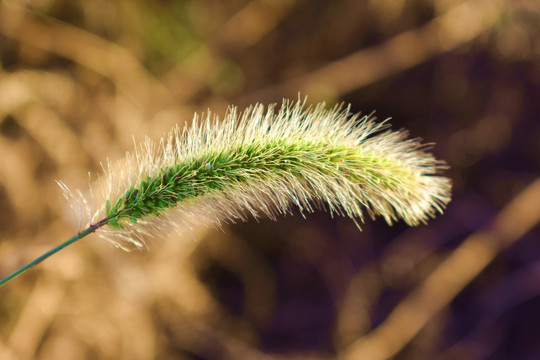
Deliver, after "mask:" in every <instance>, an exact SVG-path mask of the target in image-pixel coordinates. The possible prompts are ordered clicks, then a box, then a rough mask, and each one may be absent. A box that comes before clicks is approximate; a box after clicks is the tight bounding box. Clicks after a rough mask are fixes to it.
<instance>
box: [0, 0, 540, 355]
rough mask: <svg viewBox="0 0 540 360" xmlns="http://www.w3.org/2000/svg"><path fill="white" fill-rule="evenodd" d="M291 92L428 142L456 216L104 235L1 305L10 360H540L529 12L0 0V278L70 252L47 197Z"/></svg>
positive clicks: (438, 4) (525, 3) (537, 151)
mask: <svg viewBox="0 0 540 360" xmlns="http://www.w3.org/2000/svg"><path fill="white" fill-rule="evenodd" d="M299 93H300V94H301V96H302V97H303V96H308V102H310V103H315V102H319V101H326V103H327V104H328V105H329V106H330V105H332V104H334V103H337V102H345V103H350V104H351V110H352V111H353V112H363V113H371V112H373V111H376V115H377V116H378V118H379V119H386V118H389V117H391V118H392V125H393V128H394V129H400V128H406V129H408V130H409V131H410V133H411V136H412V137H421V138H423V139H424V141H426V142H430V143H436V145H435V146H434V147H433V152H434V153H435V154H436V156H437V158H440V159H444V160H446V161H447V162H448V163H449V165H450V169H449V170H448V171H447V173H446V174H447V175H448V176H449V177H451V178H452V181H453V183H454V188H453V201H452V202H451V203H450V205H449V207H448V209H447V211H446V212H445V214H444V215H442V216H439V217H437V218H436V219H434V220H432V221H430V223H429V224H428V225H427V226H419V227H415V228H408V227H406V226H405V225H404V224H402V223H398V224H397V225H394V226H393V227H389V226H387V225H386V224H385V223H384V222H383V221H381V220H376V221H367V222H366V223H365V224H364V225H363V227H362V230H363V231H361V232H360V231H358V229H357V228H356V227H355V225H354V224H353V222H352V221H351V220H349V219H344V218H334V219H332V218H330V216H329V215H328V214H326V213H324V212H317V213H314V214H311V215H308V216H307V218H306V219H304V218H302V216H301V215H300V214H298V213H295V215H294V216H287V217H283V218H282V219H280V220H279V221H277V222H272V221H268V220H264V219H262V220H259V221H249V222H247V223H240V224H235V225H231V226H226V227H224V228H223V229H222V230H212V229H197V230H196V231H195V232H194V235H193V238H179V237H178V236H174V235H171V237H170V239H164V240H162V239H156V240H155V241H154V242H152V243H150V244H149V249H148V251H141V252H138V251H136V252H131V253H126V252H123V251H121V250H119V249H116V248H114V247H113V246H111V245H110V244H109V243H107V242H105V241H103V240H100V239H99V238H98V237H96V236H95V235H92V236H89V237H88V238H85V239H84V240H83V241H81V242H79V243H77V244H75V245H73V246H70V247H68V248H67V249H65V250H63V251H61V252H60V253H58V254H56V255H55V256H54V257H52V258H50V259H48V260H47V261H45V262H44V263H42V264H40V265H39V266H37V267H36V268H35V269H33V270H31V271H29V272H28V273H26V274H24V275H23V276H21V277H20V278H17V279H16V280H13V281H12V282H10V283H8V284H7V285H5V286H3V287H1V288H0V358H1V359H6V360H10V359H72V360H77V359H130V360H131V359H134V360H136V359H186V360H187V359H314V360H318V359H337V358H339V359H347V360H351V359H387V358H395V359H538V358H540V325H538V324H540V244H539V241H540V228H539V227H538V226H537V225H536V224H537V222H538V216H539V215H538V214H539V213H540V210H539V209H538V205H539V204H540V200H539V199H540V197H539V196H538V187H536V188H531V186H530V184H532V183H533V182H534V181H535V179H536V178H538V177H539V175H540V2H539V1H537V0H520V1H517V0H435V1H428V0H408V1H405V0H338V1H322V0H310V1H305V0H304V1H302V0H296V1H295V0H252V1H248V0H232V1H218V0H181V1H171V0H160V1H143V0H117V1H110V0H93V1H82V0H26V1H6V0H4V1H2V2H0V213H1V216H0V276H5V275H7V274H8V273H10V272H12V271H14V270H15V269H17V268H18V267H20V266H22V265H23V264H25V263H27V262H28V261H30V260H32V259H34V258H35V257H37V256H38V255H40V254H42V253H43V252H45V251H47V250H49V249H50V248H52V247H54V246H55V245H57V244H59V243H61V242H62V241H64V240H66V239H68V238H69V237H71V236H73V235H74V234H75V233H76V231H77V225H76V224H75V222H74V217H73V214H72V213H71V211H70V209H69V206H67V202H66V201H65V199H64V198H63V196H62V191H61V189H60V188H59V187H58V185H57V184H56V183H55V180H62V181H63V182H65V183H66V184H67V185H68V186H69V187H70V188H74V189H76V188H79V189H82V190H85V189H87V188H88V179H89V175H88V174H89V172H90V173H91V174H93V176H94V178H95V174H97V173H99V172H100V163H101V162H105V161H106V159H107V158H110V159H113V160H114V159H119V158H121V157H122V156H123V155H124V153H125V152H126V151H131V150H132V149H133V139H135V141H137V142H138V141H140V140H142V139H143V138H144V136H146V135H148V136H149V137H151V138H153V139H159V138H160V137H161V136H162V135H163V134H164V133H165V132H166V131H167V130H169V129H170V128H171V127H172V126H174V125H175V124H180V125H181V126H182V125H183V124H184V123H189V122H190V121H191V119H192V117H193V113H194V112H203V111H207V110H208V109H211V110H212V112H214V113H216V114H218V115H221V116H222V115H223V114H224V113H225V112H226V109H227V106H229V105H238V106H240V107H242V108H243V107H245V106H247V105H249V104H251V103H255V102H261V103H264V104H268V103H273V102H277V103H280V102H281V99H282V98H291V99H297V98H298V94H299ZM522 191H528V192H527V193H526V195H525V196H522V197H518V195H519V194H520V193H521V192H522ZM509 204H510V205H509Z"/></svg>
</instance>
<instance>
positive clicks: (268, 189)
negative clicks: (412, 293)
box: [77, 101, 451, 248]
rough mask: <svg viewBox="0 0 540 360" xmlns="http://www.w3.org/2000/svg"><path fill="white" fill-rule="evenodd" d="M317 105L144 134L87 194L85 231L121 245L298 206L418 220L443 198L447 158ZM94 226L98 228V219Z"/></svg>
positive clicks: (383, 126) (251, 111)
mask: <svg viewBox="0 0 540 360" xmlns="http://www.w3.org/2000/svg"><path fill="white" fill-rule="evenodd" d="M387 128H388V125H387V123H385V122H382V123H376V122H374V120H373V119H370V118H369V117H363V118H360V117H359V116H358V115H354V114H351V113H350V111H349V109H348V108H347V109H344V108H343V107H342V106H336V107H334V108H332V109H325V107H324V104H319V105H317V106H316V107H309V108H306V107H305V105H304V104H303V103H302V102H296V103H290V102H288V101H284V103H283V105H282V107H281V108H280V109H279V110H276V108H275V106H269V107H268V109H266V110H265V109H264V107H263V106H262V105H255V106H253V107H250V108H248V109H247V110H245V111H244V112H241V113H238V112H237V109H236V108H234V107H232V108H230V109H229V111H228V113H227V115H226V116H225V118H224V119H223V121H221V122H220V121H219V119H217V118H216V117H213V116H211V115H207V116H206V117H205V118H204V119H202V120H201V119H199V118H198V117H197V116H196V117H195V119H194V121H193V124H192V125H191V127H189V128H186V129H179V128H178V127H177V128H175V129H173V130H172V131H171V132H170V133H169V134H168V135H167V136H166V137H165V138H164V139H162V140H161V141H160V142H159V144H157V143H154V142H152V141H151V140H149V139H146V141H145V142H144V143H143V144H141V145H140V146H139V147H138V148H136V150H135V153H133V154H129V153H128V154H127V156H126V159H124V160H123V161H121V162H119V163H118V164H111V163H109V164H108V166H107V167H106V168H105V170H104V176H103V177H102V180H103V181H102V183H104V185H105V186H102V187H101V188H100V189H97V188H95V187H96V185H94V186H93V187H94V188H93V189H92V190H91V195H90V196H89V198H88V199H87V200H84V199H83V198H82V197H80V196H77V197H78V198H79V201H80V202H79V205H81V204H82V205H84V206H88V209H89V212H90V214H89V215H90V216H89V219H88V221H89V223H88V224H89V226H94V225H95V230H96V233H97V234H99V235H100V236H102V237H105V238H107V239H109V240H112V241H114V242H115V243H116V244H117V245H119V246H121V247H123V248H129V246H127V245H129V244H132V245H135V246H136V247H141V246H144V244H145V240H147V239H149V238H154V237H159V236H161V235H160V234H161V233H163V232H164V231H168V230H169V229H171V228H176V229H178V230H185V229H189V228H190V227H192V226H195V225H199V224H203V225H219V224H220V223H222V222H234V221H237V220H246V219H247V218H248V217H249V215H252V216H254V217H259V216H268V217H270V218H272V219H275V218H276V217H277V216H278V215H280V214H283V213H287V212H289V211H290V209H291V206H296V207H297V208H299V209H300V211H306V212H312V211H313V210H314V208H325V209H327V210H328V211H329V212H330V213H332V214H339V215H342V216H347V217H350V218H352V219H354V220H355V221H358V220H359V221H360V222H362V221H363V220H364V213H367V214H368V215H369V216H370V217H374V216H375V215H380V216H382V217H383V218H384V219H385V220H386V221H387V222H388V223H389V224H392V222H394V221H396V220H398V219H402V220H403V221H405V222H406V223H407V224H409V225H417V224H419V223H425V222H426V221H427V220H428V219H429V218H430V217H433V216H435V214H436V213H437V212H442V211H443V209H444V207H445V206H446V204H447V203H448V202H449V201H450V190H451V184H450V180H449V179H448V178H445V177H442V176H440V175H439V172H440V171H441V170H442V169H444V168H445V164H444V163H443V162H441V161H437V160H436V159H435V158H434V157H433V156H432V155H431V154H430V153H428V152H426V151H425V146H423V145H421V144H420V142H419V140H417V139H412V140H411V139H409V140H407V139H406V136H407V134H406V133H405V132H403V131H397V132H396V131H390V130H387ZM97 225H99V226H97Z"/></svg>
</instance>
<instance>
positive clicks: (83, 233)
mask: <svg viewBox="0 0 540 360" xmlns="http://www.w3.org/2000/svg"><path fill="white" fill-rule="evenodd" d="M107 222H109V218H105V219H102V220H100V221H98V222H97V223H95V224H92V225H90V226H89V227H87V228H86V229H84V230H83V231H81V232H79V233H78V234H77V235H75V236H74V237H72V238H71V239H69V240H67V241H65V242H63V243H62V244H60V245H58V246H57V247H55V248H54V249H51V250H49V251H48V252H46V253H45V254H43V255H41V256H40V257H38V258H36V259H35V260H33V261H31V262H29V263H28V264H26V265H24V266H23V267H21V268H20V269H19V270H17V271H14V272H13V273H11V274H9V275H8V276H6V277H5V278H3V279H2V280H0V286H2V285H4V284H5V283H7V282H8V281H9V280H11V279H13V278H15V277H17V276H19V275H21V274H22V273H24V272H25V271H26V270H28V269H30V268H32V267H34V266H35V265H37V264H39V263H40V262H42V261H43V260H45V259H46V258H48V257H49V256H51V255H54V254H56V253H57V252H58V251H60V250H62V249H63V248H65V247H66V246H68V245H71V244H73V243H74V242H76V241H78V240H80V239H82V238H83V237H85V236H86V235H89V234H91V233H93V232H94V231H96V230H97V229H99V228H100V227H102V226H103V225H105V224H107Z"/></svg>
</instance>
